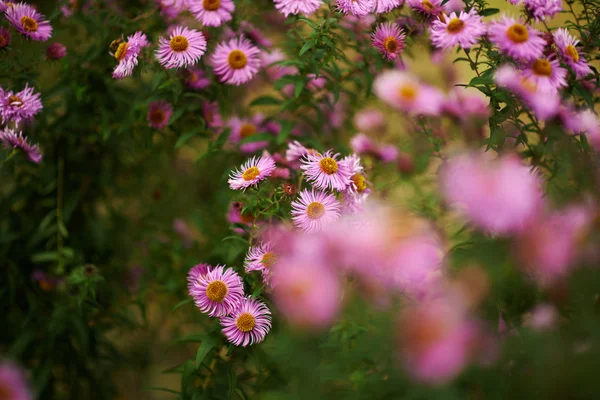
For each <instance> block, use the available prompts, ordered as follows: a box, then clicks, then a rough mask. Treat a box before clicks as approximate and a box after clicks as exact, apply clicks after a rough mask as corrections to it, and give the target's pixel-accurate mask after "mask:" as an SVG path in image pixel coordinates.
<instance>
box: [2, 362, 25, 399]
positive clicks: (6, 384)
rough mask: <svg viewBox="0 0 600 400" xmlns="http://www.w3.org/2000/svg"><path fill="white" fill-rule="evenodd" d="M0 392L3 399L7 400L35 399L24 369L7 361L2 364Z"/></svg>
mask: <svg viewBox="0 0 600 400" xmlns="http://www.w3.org/2000/svg"><path fill="white" fill-rule="evenodd" d="M0 394H2V399H7V400H32V399H33V395H32V394H31V390H30V389H29V385H28V384H27V380H26V379H25V376H24V375H23V371H22V370H21V369H20V368H19V367H17V366H16V365H14V364H12V363H10V362H6V361H3V362H2V364H0Z"/></svg>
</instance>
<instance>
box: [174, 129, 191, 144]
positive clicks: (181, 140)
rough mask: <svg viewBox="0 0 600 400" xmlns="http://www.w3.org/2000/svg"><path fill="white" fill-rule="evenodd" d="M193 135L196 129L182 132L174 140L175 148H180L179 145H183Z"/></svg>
mask: <svg viewBox="0 0 600 400" xmlns="http://www.w3.org/2000/svg"><path fill="white" fill-rule="evenodd" d="M194 136H196V131H195V130H193V131H188V132H185V133H183V134H182V135H181V136H179V139H177V142H175V148H176V149H178V148H180V147H181V146H183V145H184V144H186V143H187V142H188V141H189V140H190V139H191V138H193V137H194Z"/></svg>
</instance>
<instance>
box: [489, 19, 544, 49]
mask: <svg viewBox="0 0 600 400" xmlns="http://www.w3.org/2000/svg"><path fill="white" fill-rule="evenodd" d="M488 36H489V38H490V40H491V42H492V43H493V44H494V45H496V46H497V47H498V48H499V49H500V50H501V51H502V52H503V53H505V54H506V55H508V56H511V57H514V58H522V59H525V60H534V59H536V58H540V57H541V56H542V53H543V51H544V46H545V45H546V41H545V40H544V39H543V38H542V37H541V35H540V33H539V32H538V31H537V30H536V29H534V28H532V27H531V26H528V25H525V24H523V23H522V22H521V21H520V20H517V19H515V18H511V17H508V16H506V15H505V16H503V17H501V18H500V19H499V20H497V21H495V22H492V23H491V24H490V26H489V28H488Z"/></svg>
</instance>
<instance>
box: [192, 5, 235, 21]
mask: <svg viewBox="0 0 600 400" xmlns="http://www.w3.org/2000/svg"><path fill="white" fill-rule="evenodd" d="M188 9H189V10H190V12H191V13H192V15H194V18H196V19H197V20H198V21H200V22H202V25H204V26H221V25H223V24H224V23H226V22H228V21H231V14H233V11H234V10H235V4H234V3H233V1H232V0H188Z"/></svg>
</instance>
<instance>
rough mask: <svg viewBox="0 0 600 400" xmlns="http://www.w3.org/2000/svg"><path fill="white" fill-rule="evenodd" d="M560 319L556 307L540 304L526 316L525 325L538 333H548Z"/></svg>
mask: <svg viewBox="0 0 600 400" xmlns="http://www.w3.org/2000/svg"><path fill="white" fill-rule="evenodd" d="M559 317H560V315H559V314H558V311H557V310H556V308H555V307H554V306H552V305H550V304H538V305H537V306H535V308H534V309H533V310H531V311H530V312H529V313H528V314H527V315H525V318H524V321H523V325H524V326H527V327H529V328H532V329H534V330H536V331H546V330H549V329H552V328H553V327H554V326H555V325H556V324H557V323H558V319H559Z"/></svg>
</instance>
